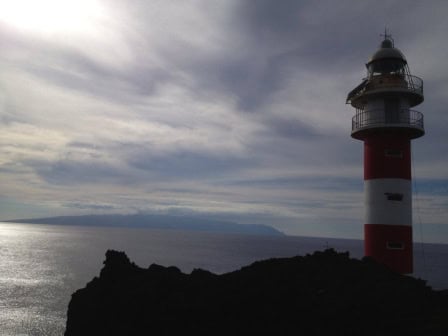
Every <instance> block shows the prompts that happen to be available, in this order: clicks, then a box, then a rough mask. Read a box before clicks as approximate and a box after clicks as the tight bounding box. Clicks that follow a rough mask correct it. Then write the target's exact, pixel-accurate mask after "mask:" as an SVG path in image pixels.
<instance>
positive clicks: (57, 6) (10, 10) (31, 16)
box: [0, 0, 104, 35]
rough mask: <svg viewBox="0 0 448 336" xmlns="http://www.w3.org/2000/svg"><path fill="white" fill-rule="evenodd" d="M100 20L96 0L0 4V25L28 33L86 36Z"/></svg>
mask: <svg viewBox="0 0 448 336" xmlns="http://www.w3.org/2000/svg"><path fill="white" fill-rule="evenodd" d="M103 16H104V8H103V7H102V6H101V4H100V3H99V2H98V1H97V0H0V22H3V23H4V24H6V25H8V26H11V27H14V28H15V29H17V30H20V31H24V32H27V33H35V34H44V35H48V34H51V35H53V34H59V33H61V34H70V33H75V34H79V33H88V32H89V31H91V30H93V29H95V25H96V24H98V22H99V21H100V20H101V19H102V17H103Z"/></svg>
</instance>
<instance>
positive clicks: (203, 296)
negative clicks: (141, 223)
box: [65, 249, 448, 336]
mask: <svg viewBox="0 0 448 336" xmlns="http://www.w3.org/2000/svg"><path fill="white" fill-rule="evenodd" d="M447 317H448V292H447V291H440V292H437V291H434V290H432V289H431V288H430V287H428V286H427V285H426V283H425V281H423V280H418V279H415V278H412V277H409V276H404V275H401V274H398V273H395V272H393V271H391V270H389V269H388V268H386V267H385V266H382V265H380V264H377V263H376V262H374V261H373V260H372V259H370V258H364V259H362V260H357V259H351V258H350V257H349V255H348V253H337V252H336V251H334V250H332V249H328V250H325V251H322V252H320V251H319V252H315V253H314V254H312V255H306V256H297V257H292V258H278V259H270V260H264V261H259V262H255V263H253V264H252V265H250V266H247V267H243V268H241V269H240V270H237V271H234V272H230V273H226V274H222V275H216V274H213V273H210V272H208V271H206V270H201V269H196V270H194V271H193V272H192V273H191V274H184V273H182V272H181V271H180V270H179V269H178V268H176V267H173V266H171V267H163V266H160V265H156V264H153V265H151V266H149V268H146V269H144V268H140V267H138V266H137V265H135V264H134V263H132V262H131V261H130V260H129V258H128V257H127V256H126V254H125V253H124V252H118V251H112V250H110V251H107V253H106V260H105V262H104V267H103V269H102V270H101V273H100V275H99V277H95V278H94V279H93V280H92V281H91V282H89V283H88V284H87V286H86V287H85V288H83V289H80V290H78V291H76V292H75V293H74V294H73V295H72V299H71V301H70V304H69V307H68V313H67V324H66V332H65V336H81V335H82V336H86V335H87V336H88V335H95V336H100V335H108V336H115V335H120V336H121V335H127V336H129V335H214V336H216V335H217V336H220V335H223V336H224V335H226V336H228V335H281V336H284V335H325V336H328V335H344V336H345V335H357V336H358V335H367V336H374V335H375V336H379V335H418V336H422V335H425V336H435V335H448V319H447Z"/></svg>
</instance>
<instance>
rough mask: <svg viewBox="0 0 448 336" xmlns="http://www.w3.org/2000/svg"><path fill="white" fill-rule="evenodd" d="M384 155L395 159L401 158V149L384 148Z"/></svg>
mask: <svg viewBox="0 0 448 336" xmlns="http://www.w3.org/2000/svg"><path fill="white" fill-rule="evenodd" d="M384 156H386V157H389V158H395V159H402V158H403V151H402V150H400V149H386V150H384Z"/></svg>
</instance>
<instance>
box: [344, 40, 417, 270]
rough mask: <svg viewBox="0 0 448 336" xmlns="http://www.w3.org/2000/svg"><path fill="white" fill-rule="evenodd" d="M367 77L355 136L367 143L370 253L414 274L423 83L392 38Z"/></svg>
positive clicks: (357, 92) (355, 97) (356, 97)
mask: <svg viewBox="0 0 448 336" xmlns="http://www.w3.org/2000/svg"><path fill="white" fill-rule="evenodd" d="M367 69H368V77H367V78H366V79H364V81H363V82H362V83H361V84H360V85H358V86H357V87H356V88H355V89H354V90H352V91H351V92H350V93H349V95H348V97H347V102H349V103H350V104H351V105H352V106H353V107H355V108H356V115H355V116H354V117H353V121H352V137H353V138H355V139H358V140H362V141H364V194H365V225H364V246H365V249H364V251H365V255H366V256H370V257H372V258H374V259H375V260H377V261H378V262H380V263H382V264H385V265H386V266H388V267H390V268H391V269H393V270H395V271H397V272H400V273H412V271H413V253H412V181H411V139H415V138H418V137H420V136H423V135H424V128H423V115H422V114H421V113H420V112H418V111H414V110H411V109H410V108H411V107H413V106H416V105H418V104H420V103H421V102H422V101H423V82H422V81H421V79H419V78H418V77H415V76H411V75H410V72H409V68H408V66H407V61H406V59H405V57H404V56H403V54H402V53H401V52H400V51H399V50H398V49H396V48H395V47H394V45H393V41H392V39H391V38H390V36H389V35H387V34H385V39H384V41H383V42H382V43H381V47H380V49H379V50H378V51H377V52H376V53H375V54H374V55H373V56H372V58H371V60H370V61H369V62H368V63H367Z"/></svg>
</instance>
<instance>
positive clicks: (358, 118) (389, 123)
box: [352, 109, 424, 132]
mask: <svg viewBox="0 0 448 336" xmlns="http://www.w3.org/2000/svg"><path fill="white" fill-rule="evenodd" d="M375 127H405V128H417V129H420V130H423V129H424V125H423V113H421V112H419V111H415V110H401V111H398V112H397V113H394V114H390V113H389V114H387V113H386V112H385V111H384V110H381V109H378V110H367V111H363V110H361V111H359V110H358V111H357V112H356V115H355V116H354V117H353V119H352V132H355V131H358V130H361V129H366V128H375Z"/></svg>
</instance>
